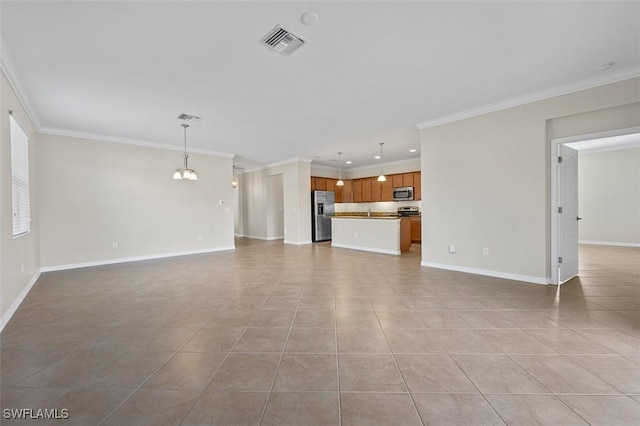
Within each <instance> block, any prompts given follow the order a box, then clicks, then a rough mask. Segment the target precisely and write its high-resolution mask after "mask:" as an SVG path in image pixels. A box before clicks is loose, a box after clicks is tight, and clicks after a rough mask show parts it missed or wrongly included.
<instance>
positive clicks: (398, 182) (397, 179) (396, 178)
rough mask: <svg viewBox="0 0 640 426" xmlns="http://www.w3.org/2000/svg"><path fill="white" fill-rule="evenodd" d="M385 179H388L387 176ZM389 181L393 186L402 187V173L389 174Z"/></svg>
mask: <svg viewBox="0 0 640 426" xmlns="http://www.w3.org/2000/svg"><path fill="white" fill-rule="evenodd" d="M387 180H389V177H387ZM391 182H392V186H393V187H394V188H402V186H404V183H403V182H402V175H391Z"/></svg>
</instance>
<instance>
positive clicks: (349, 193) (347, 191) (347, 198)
mask: <svg viewBox="0 0 640 426" xmlns="http://www.w3.org/2000/svg"><path fill="white" fill-rule="evenodd" d="M341 202H342V203H353V182H352V181H350V180H344V186H343V187H342V201H341Z"/></svg>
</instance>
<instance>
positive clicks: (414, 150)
mask: <svg viewBox="0 0 640 426" xmlns="http://www.w3.org/2000/svg"><path fill="white" fill-rule="evenodd" d="M416 151H417V149H415V148H414V149H410V150H409V152H416Z"/></svg>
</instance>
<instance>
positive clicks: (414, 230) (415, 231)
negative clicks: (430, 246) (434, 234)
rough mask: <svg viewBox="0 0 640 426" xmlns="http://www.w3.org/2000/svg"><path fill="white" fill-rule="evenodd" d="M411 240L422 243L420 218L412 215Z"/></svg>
mask: <svg viewBox="0 0 640 426" xmlns="http://www.w3.org/2000/svg"><path fill="white" fill-rule="evenodd" d="M410 219H411V242H412V243H418V244H422V218H421V217H420V216H412V217H411V218H410Z"/></svg>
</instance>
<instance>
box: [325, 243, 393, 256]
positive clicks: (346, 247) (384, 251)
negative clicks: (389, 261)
mask: <svg viewBox="0 0 640 426" xmlns="http://www.w3.org/2000/svg"><path fill="white" fill-rule="evenodd" d="M331 247H338V248H345V249H349V250H360V251H370V252H373V253H382V254H393V255H396V256H399V255H400V250H387V249H378V248H371V247H363V246H352V245H349V244H334V243H331Z"/></svg>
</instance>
